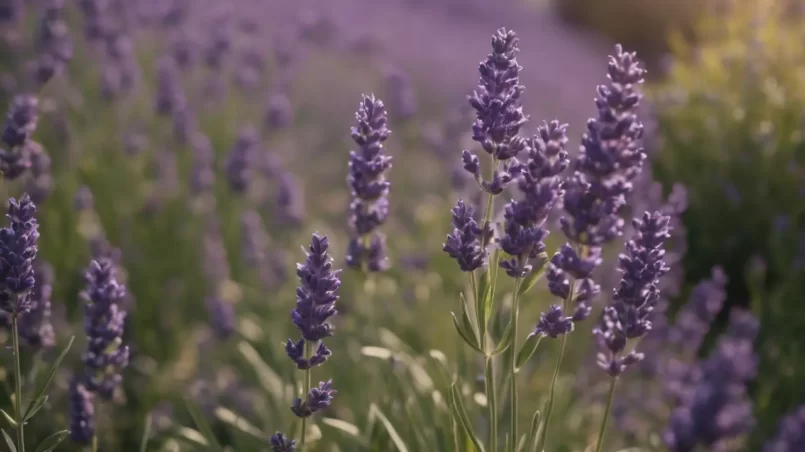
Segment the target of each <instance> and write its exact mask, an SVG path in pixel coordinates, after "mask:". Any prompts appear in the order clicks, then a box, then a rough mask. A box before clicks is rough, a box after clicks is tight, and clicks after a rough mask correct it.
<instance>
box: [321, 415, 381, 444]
mask: <svg viewBox="0 0 805 452" xmlns="http://www.w3.org/2000/svg"><path fill="white" fill-rule="evenodd" d="M321 423H322V424H323V425H326V426H328V427H331V428H333V429H335V430H338V431H339V432H341V434H343V435H344V436H346V437H347V438H349V439H350V440H352V441H354V442H355V443H356V444H358V445H359V446H361V447H362V448H364V449H371V445H370V444H369V440H368V439H366V437H365V436H363V435H361V429H359V428H358V426H357V425H355V424H350V423H349V422H347V421H342V420H341V419H334V418H331V417H325V418H322V420H321Z"/></svg>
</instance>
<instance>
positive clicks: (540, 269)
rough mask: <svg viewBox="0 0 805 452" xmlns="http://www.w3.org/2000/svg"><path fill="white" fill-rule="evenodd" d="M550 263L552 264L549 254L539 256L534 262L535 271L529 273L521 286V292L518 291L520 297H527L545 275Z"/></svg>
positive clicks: (543, 253)
mask: <svg viewBox="0 0 805 452" xmlns="http://www.w3.org/2000/svg"><path fill="white" fill-rule="evenodd" d="M548 262H550V259H549V258H548V253H545V252H542V253H540V254H539V256H537V258H536V259H535V260H534V264H533V267H534V268H533V270H531V273H529V274H528V276H526V277H525V279H523V282H522V283H521V284H520V290H519V291H517V293H518V294H519V295H521V296H522V295H525V294H526V293H528V291H529V290H531V288H533V287H534V286H535V285H536V284H537V281H539V279H540V278H541V277H542V274H543V273H545V269H546V268H548V265H547V264H548Z"/></svg>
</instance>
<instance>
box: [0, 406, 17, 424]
mask: <svg viewBox="0 0 805 452" xmlns="http://www.w3.org/2000/svg"><path fill="white" fill-rule="evenodd" d="M0 413H3V417H4V418H6V421H7V422H8V423H9V424H11V426H12V427H14V428H17V425H18V424H17V421H15V420H14V418H13V417H11V415H9V414H8V413H6V410H0Z"/></svg>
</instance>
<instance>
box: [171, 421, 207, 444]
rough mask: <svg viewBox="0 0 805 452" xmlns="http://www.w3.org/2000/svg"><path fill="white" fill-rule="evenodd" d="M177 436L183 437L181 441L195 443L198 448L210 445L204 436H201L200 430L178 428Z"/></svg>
mask: <svg viewBox="0 0 805 452" xmlns="http://www.w3.org/2000/svg"><path fill="white" fill-rule="evenodd" d="M176 434H177V435H179V437H181V439H183V440H185V441H188V442H190V443H193V444H195V445H197V446H203V447H204V448H206V447H208V446H209V445H210V443H209V442H207V440H206V439H205V438H204V435H202V434H201V432H199V431H198V430H195V429H192V428H189V427H182V426H179V427H177V428H176Z"/></svg>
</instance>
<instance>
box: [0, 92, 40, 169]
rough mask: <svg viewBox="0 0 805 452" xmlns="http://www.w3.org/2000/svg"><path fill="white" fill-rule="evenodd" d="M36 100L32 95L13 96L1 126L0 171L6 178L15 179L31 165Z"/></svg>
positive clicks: (36, 118) (36, 116)
mask: <svg viewBox="0 0 805 452" xmlns="http://www.w3.org/2000/svg"><path fill="white" fill-rule="evenodd" d="M38 104H39V103H38V100H37V98H36V97H35V96H32V95H27V94H23V95H18V96H15V97H14V99H13V100H12V102H11V106H10V107H9V110H8V117H7V119H6V123H5V125H4V126H3V132H2V142H3V144H4V146H3V147H2V148H0V171H2V173H3V177H5V178H6V179H16V178H17V177H19V176H20V175H22V174H23V173H24V172H25V171H26V170H27V169H28V168H30V166H31V154H32V151H33V148H32V145H34V142H33V141H31V140H30V138H31V135H32V134H33V132H34V130H36V124H37V120H38V115H37V109H38Z"/></svg>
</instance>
